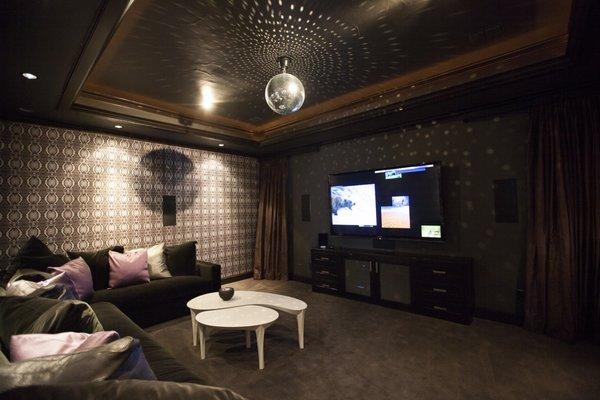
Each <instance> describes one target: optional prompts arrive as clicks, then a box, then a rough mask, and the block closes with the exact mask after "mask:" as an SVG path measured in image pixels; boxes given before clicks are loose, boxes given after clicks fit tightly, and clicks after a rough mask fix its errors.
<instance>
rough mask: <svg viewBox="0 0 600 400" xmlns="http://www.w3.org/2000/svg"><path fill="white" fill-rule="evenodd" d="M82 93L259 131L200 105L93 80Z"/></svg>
mask: <svg viewBox="0 0 600 400" xmlns="http://www.w3.org/2000/svg"><path fill="white" fill-rule="evenodd" d="M82 94H84V95H95V96H100V97H102V98H104V99H106V100H111V99H112V100H114V101H115V102H117V103H121V104H129V105H130V106H131V107H133V108H139V109H146V110H151V111H154V112H159V113H164V114H169V115H177V116H180V117H185V118H189V119H192V120H194V121H198V122H200V123H205V124H207V125H211V126H217V127H220V128H225V129H231V130H232V131H238V132H244V134H245V135H246V136H252V134H253V133H255V132H257V127H256V126H255V125H252V124H248V123H245V122H242V121H238V120H234V119H230V118H226V117H222V116H219V115H216V114H214V113H210V112H202V111H201V110H200V107H199V106H198V109H196V110H194V109H192V108H190V107H184V106H181V105H174V104H171V103H167V102H163V101H160V100H156V99H153V98H150V97H146V96H142V95H139V94H136V93H130V92H126V91H122V90H119V89H115V88H112V87H107V86H104V85H99V84H96V83H92V82H86V84H85V87H84V90H83V92H82Z"/></svg>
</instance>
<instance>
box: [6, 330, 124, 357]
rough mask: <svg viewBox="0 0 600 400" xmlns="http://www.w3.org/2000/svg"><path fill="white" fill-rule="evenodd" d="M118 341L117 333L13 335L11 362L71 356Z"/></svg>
mask: <svg viewBox="0 0 600 400" xmlns="http://www.w3.org/2000/svg"><path fill="white" fill-rule="evenodd" d="M117 339H119V334H118V333H117V332H115V331H102V332H96V333H91V334H90V333H81V332H61V333H54V334H52V333H31V334H26V335H12V336H11V337H10V360H11V362H17V361H23V360H29V359H31V358H36V357H44V356H52V355H56V354H70V353H74V352H76V351H83V350H87V349H91V348H92V347H98V346H102V345H104V344H107V343H110V342H112V341H114V340H117Z"/></svg>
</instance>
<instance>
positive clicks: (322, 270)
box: [312, 264, 339, 279]
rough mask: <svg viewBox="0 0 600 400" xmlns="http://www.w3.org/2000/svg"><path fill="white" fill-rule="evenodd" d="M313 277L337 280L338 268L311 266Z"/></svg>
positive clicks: (320, 265)
mask: <svg viewBox="0 0 600 400" xmlns="http://www.w3.org/2000/svg"><path fill="white" fill-rule="evenodd" d="M312 271H313V275H316V276H318V277H322V278H328V279H338V278H339V272H338V268H337V267H334V266H332V265H322V264H313V266H312Z"/></svg>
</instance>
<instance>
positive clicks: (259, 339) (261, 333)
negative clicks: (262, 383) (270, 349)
mask: <svg viewBox="0 0 600 400" xmlns="http://www.w3.org/2000/svg"><path fill="white" fill-rule="evenodd" d="M256 347H258V369H264V368H265V327H264V326H262V325H261V326H259V327H258V328H256Z"/></svg>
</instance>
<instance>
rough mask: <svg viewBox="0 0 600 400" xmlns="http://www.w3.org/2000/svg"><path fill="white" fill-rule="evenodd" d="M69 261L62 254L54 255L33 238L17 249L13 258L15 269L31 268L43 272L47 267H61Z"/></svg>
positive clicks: (42, 243)
mask: <svg viewBox="0 0 600 400" xmlns="http://www.w3.org/2000/svg"><path fill="white" fill-rule="evenodd" d="M67 261H69V258H68V257H67V256H65V255H64V254H54V253H52V251H51V250H50V248H48V246H46V244H45V243H44V242H42V241H41V240H40V239H38V238H37V237H35V236H31V237H30V238H29V239H27V242H25V244H24V245H23V246H22V247H21V248H20V249H19V252H18V253H17V256H16V257H15V262H16V267H17V268H31V269H37V270H38V271H45V270H46V268H48V267H56V266H59V265H63V264H64V263H66V262H67Z"/></svg>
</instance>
